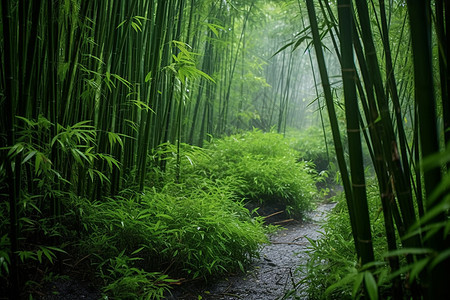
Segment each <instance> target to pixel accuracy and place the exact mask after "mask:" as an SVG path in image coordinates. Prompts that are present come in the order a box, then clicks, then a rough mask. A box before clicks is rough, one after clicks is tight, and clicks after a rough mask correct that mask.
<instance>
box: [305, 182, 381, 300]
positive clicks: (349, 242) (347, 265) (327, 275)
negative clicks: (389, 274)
mask: <svg viewBox="0 0 450 300" xmlns="http://www.w3.org/2000/svg"><path fill="white" fill-rule="evenodd" d="M367 199H368V205H369V213H370V219H371V226H372V234H373V236H372V237H373V246H374V251H375V260H376V261H378V263H377V266H378V267H379V269H378V270H377V273H384V271H383V269H384V270H386V268H387V264H386V263H385V262H383V253H385V252H386V251H387V246H386V242H385V240H384V236H385V229H384V220H383V213H382V210H381V203H380V200H379V195H378V189H377V186H376V185H375V184H370V185H368V198H367ZM334 200H336V201H337V204H336V206H335V208H334V209H333V211H332V212H331V213H330V214H329V216H328V219H327V221H326V223H325V224H324V225H323V226H322V232H321V234H322V236H321V238H320V239H318V240H310V243H311V245H310V249H309V251H308V256H309V259H308V262H307V264H306V266H304V267H301V268H300V269H299V271H300V272H302V273H305V275H306V277H305V279H303V284H302V285H301V286H302V287H303V289H304V290H305V291H306V292H307V294H308V296H309V297H310V298H311V299H353V298H354V297H355V296H357V295H358V294H359V293H361V291H362V290H361V286H360V284H361V282H362V279H363V277H364V274H365V272H364V270H363V269H362V267H361V266H360V265H358V264H357V259H356V252H355V248H354V242H353V236H352V232H351V226H350V220H349V214H348V209H347V203H346V201H345V195H344V193H342V194H340V195H338V196H336V197H335V198H334ZM381 278H382V276H381V277H380V280H381ZM380 282H381V281H380ZM385 284H389V282H385ZM299 286H300V285H299Z"/></svg>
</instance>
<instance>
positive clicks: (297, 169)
mask: <svg viewBox="0 0 450 300" xmlns="http://www.w3.org/2000/svg"><path fill="white" fill-rule="evenodd" d="M291 145H292V140H291V139H284V138H283V137H282V136H281V135H279V134H276V133H263V132H260V131H257V130H254V131H252V132H245V133H242V134H237V135H233V136H230V137H225V138H223V139H214V140H213V141H212V142H210V143H209V144H208V145H206V146H205V148H199V147H194V146H190V145H180V148H179V150H178V149H177V147H176V146H174V145H171V144H163V145H161V146H160V147H159V148H158V149H157V150H155V151H153V153H152V155H151V158H152V159H150V160H149V161H151V163H150V165H149V170H151V171H149V172H148V175H147V178H146V188H145V190H144V192H143V193H137V192H135V189H134V188H133V187H132V186H131V187H130V188H128V189H126V190H123V191H121V192H119V194H118V195H116V196H114V197H103V198H102V199H95V200H89V199H86V198H84V197H79V196H76V195H74V194H73V193H71V192H66V191H63V190H61V191H54V193H55V195H58V196H59V197H60V203H61V205H62V207H60V209H61V212H62V214H61V216H60V217H57V218H51V217H49V215H51V214H50V210H51V209H52V207H51V205H45V203H43V202H42V200H43V199H45V198H44V196H42V195H24V196H23V197H22V200H21V201H22V202H21V203H20V206H19V207H20V215H21V216H23V217H22V219H21V222H20V223H19V224H20V233H21V239H20V248H19V251H18V253H19V257H20V262H19V267H20V270H19V273H20V274H21V280H22V281H23V282H24V283H26V285H25V286H26V291H24V296H25V295H26V294H29V295H34V296H37V295H40V294H42V292H44V291H45V290H46V289H47V288H48V286H49V285H50V284H51V283H52V282H54V281H55V280H67V279H72V280H89V281H90V282H91V283H92V284H93V285H95V286H96V287H97V288H99V289H100V290H101V292H102V293H103V294H104V295H107V296H111V297H114V298H115V299H131V298H136V297H139V298H145V299H153V298H155V299H158V298H161V297H163V295H164V294H166V293H167V292H168V291H169V290H170V289H171V288H172V286H174V285H179V284H183V282H184V281H186V280H193V279H196V280H210V279H213V278H215V277H217V276H219V275H221V274H224V273H227V272H231V271H236V270H244V269H245V267H246V265H247V264H248V263H249V262H251V260H252V258H255V257H257V256H258V249H259V246H260V245H261V244H262V243H266V242H267V238H266V235H265V233H266V232H267V230H268V228H267V227H266V226H265V225H264V223H263V217H262V216H259V215H258V209H254V210H253V211H249V210H248V206H249V203H253V204H254V205H253V207H254V206H264V205H272V204H273V203H277V204H279V205H280V206H281V207H282V208H283V209H285V210H286V211H287V212H288V213H289V214H290V215H292V216H297V217H301V216H302V215H303V214H304V212H305V211H306V210H309V209H311V208H312V207H313V202H314V200H315V198H316V197H317V195H318V192H317V188H316V183H317V182H318V181H320V176H319V175H318V173H317V172H316V171H315V170H314V164H313V163H311V162H306V161H303V160H302V159H301V157H300V154H299V152H298V151H297V150H294V149H293V148H292V147H291ZM8 214H9V207H8V205H7V203H5V202H2V205H1V207H0V215H1V218H0V220H1V222H2V223H1V237H2V238H1V240H0V258H1V260H0V282H1V290H2V293H3V291H5V294H6V287H7V285H8V274H9V273H10V270H9V269H8V268H9V263H10V253H9V252H8V251H9V249H10V247H9V246H10V245H9V236H8V228H9V226H10V224H9V223H8V218H7V215H8ZM53 292H56V291H53Z"/></svg>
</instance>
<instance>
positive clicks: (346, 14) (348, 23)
mask: <svg viewBox="0 0 450 300" xmlns="http://www.w3.org/2000/svg"><path fill="white" fill-rule="evenodd" d="M338 16H339V33H340V42H341V43H340V45H341V68H342V80H343V85H344V101H345V114H346V121H347V136H348V145H349V155H350V172H351V181H352V191H353V194H352V195H353V199H352V200H351V201H352V202H353V208H354V214H355V216H358V217H357V218H356V220H355V222H356V226H357V227H358V228H357V239H358V241H357V242H358V243H359V246H358V248H359V250H360V253H359V255H360V258H361V260H362V263H363V264H366V263H369V262H371V261H373V260H374V254H373V246H372V234H371V229H370V218H369V211H368V205H367V194H366V183H365V175H364V163H363V155H362V148H361V132H360V128H359V108H358V101H357V96H356V86H355V78H356V69H355V67H354V66H355V65H354V62H353V42H352V30H353V28H352V21H353V17H352V9H351V1H350V0H338Z"/></svg>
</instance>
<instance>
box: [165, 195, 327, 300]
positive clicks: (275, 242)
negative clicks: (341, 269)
mask: <svg viewBox="0 0 450 300" xmlns="http://www.w3.org/2000/svg"><path fill="white" fill-rule="evenodd" d="M334 205H335V203H328V204H322V205H320V206H319V207H318V208H317V209H316V210H315V211H314V212H312V213H310V214H309V216H308V221H295V220H292V221H290V222H286V224H284V225H283V226H284V227H285V229H284V230H280V231H278V232H276V233H275V234H273V235H271V236H270V242H271V243H270V244H267V245H264V246H263V248H262V249H261V251H260V258H259V260H256V261H255V262H254V264H253V266H252V267H251V269H250V270H249V271H248V272H247V273H246V274H236V275H231V276H228V277H226V278H223V279H221V280H219V281H217V282H214V283H212V284H210V285H208V286H203V287H201V286H194V285H191V286H187V287H181V288H180V289H177V290H175V291H174V292H173V294H172V295H171V296H169V297H168V299H172V300H181V299H183V300H191V299H196V300H198V299H224V300H234V299H245V300H263V299H268V300H272V299H282V298H283V297H284V295H285V294H286V293H287V292H289V291H290V290H292V289H293V288H294V286H295V285H296V283H297V282H299V281H300V280H301V275H300V274H299V272H297V269H298V268H299V267H300V266H302V265H304V264H305V263H306V260H307V259H308V256H307V255H306V253H305V251H306V250H307V248H308V245H309V241H308V240H307V238H309V239H313V240H315V239H318V238H319V237H320V233H319V232H318V231H319V230H320V224H321V222H324V221H325V218H326V214H327V212H328V211H330V210H331V209H332V208H333V207H334ZM297 290H301V286H300V287H299V286H297ZM300 295H301V294H300ZM297 296H298V294H297ZM303 296H304V298H307V297H306V295H303ZM303 296H301V297H302V298H303ZM286 299H290V298H286Z"/></svg>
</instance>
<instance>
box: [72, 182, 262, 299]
mask: <svg viewBox="0 0 450 300" xmlns="http://www.w3.org/2000/svg"><path fill="white" fill-rule="evenodd" d="M79 211H80V212H82V213H81V219H82V224H83V226H84V229H85V231H84V234H83V238H82V240H81V242H80V249H81V250H82V251H86V255H88V254H90V253H91V254H94V255H93V256H92V257H91V259H92V263H93V264H96V265H98V267H99V272H100V274H101V277H102V278H104V280H105V292H107V293H108V294H111V295H117V293H125V292H124V291H126V290H127V287H124V285H127V286H128V292H130V293H136V295H138V294H142V293H144V290H142V285H139V284H136V280H137V279H139V278H141V279H142V280H144V281H145V280H148V282H152V281H151V280H150V279H151V278H153V285H152V286H153V287H154V289H153V293H154V295H159V294H161V291H162V290H165V289H167V288H169V286H170V284H172V283H173V280H171V279H169V278H168V277H164V276H167V275H170V276H171V277H172V278H176V279H177V280H176V281H178V279H179V278H181V277H188V278H203V279H207V278H211V277H214V276H219V275H221V274H223V273H225V272H230V271H233V270H236V269H242V270H243V268H244V266H245V265H246V264H248V263H249V262H250V261H251V259H252V258H254V257H257V256H258V247H259V245H260V244H261V243H263V242H266V241H267V239H266V236H265V234H264V229H263V227H262V221H261V220H260V219H258V218H256V219H254V218H251V217H250V214H249V212H248V210H247V209H246V208H244V206H243V203H242V202H241V201H238V200H237V199H234V195H233V193H232V192H230V191H229V189H228V188H227V187H226V186H221V185H220V184H217V183H214V182H209V183H208V184H207V185H204V186H202V187H198V188H196V187H192V186H186V185H183V184H175V183H172V184H167V185H166V186H165V187H164V188H163V189H162V190H160V191H157V190H156V189H149V190H147V191H146V192H145V195H143V196H141V197H140V198H137V199H129V200H126V199H121V200H120V201H117V199H116V200H113V199H110V200H108V201H104V202H96V203H90V202H85V203H83V204H82V205H81V206H80V207H79ZM119 258H123V259H122V260H120V261H118V259H119ZM118 265H121V266H122V267H119V266H118ZM121 272H122V273H121ZM119 275H120V276H119ZM125 277H130V278H129V279H126V278H125ZM155 287H158V289H155ZM136 289H138V290H136ZM146 291H150V288H147V289H146ZM128 292H127V293H128Z"/></svg>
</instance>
